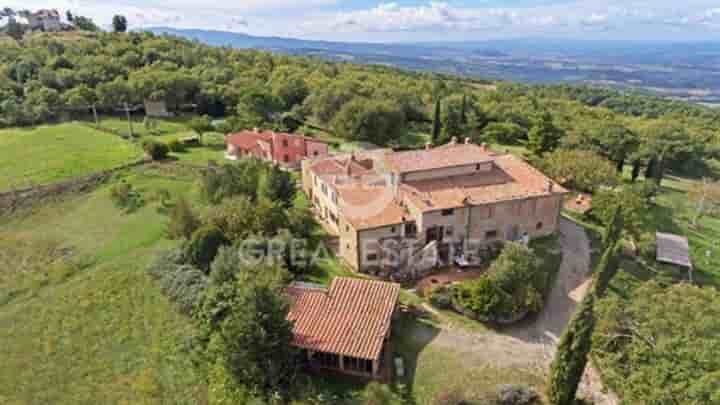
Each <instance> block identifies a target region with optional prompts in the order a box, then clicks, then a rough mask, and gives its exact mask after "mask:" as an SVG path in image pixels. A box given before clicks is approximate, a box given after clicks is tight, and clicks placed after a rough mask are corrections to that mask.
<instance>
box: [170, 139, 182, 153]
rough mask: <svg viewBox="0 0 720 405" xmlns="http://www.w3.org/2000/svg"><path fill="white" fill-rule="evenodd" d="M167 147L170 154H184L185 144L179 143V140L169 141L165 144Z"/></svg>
mask: <svg viewBox="0 0 720 405" xmlns="http://www.w3.org/2000/svg"><path fill="white" fill-rule="evenodd" d="M167 147H168V149H169V150H170V152H174V153H182V152H185V144H184V143H182V142H180V140H179V139H171V140H169V141H168V143H167Z"/></svg>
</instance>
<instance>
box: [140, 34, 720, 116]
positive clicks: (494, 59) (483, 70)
mask: <svg viewBox="0 0 720 405" xmlns="http://www.w3.org/2000/svg"><path fill="white" fill-rule="evenodd" d="M147 30H148V31H151V32H154V33H158V34H161V33H164V34H171V35H176V36H180V37H185V38H190V39H196V40H198V41H201V42H204V43H206V44H210V45H215V46H231V47H235V48H252V49H266V50H269V51H273V52H281V53H288V54H294V55H307V56H318V57H323V58H326V59H329V60H335V61H352V62H356V63H365V64H379V65H386V66H395V67H399V68H403V69H410V70H418V71H432V72H438V73H446V74H453V75H461V76H467V77H473V78H480V79H499V80H513V81H520V82H526V83H583V84H591V85H595V86H602V87H610V88H616V89H630V90H640V91H643V92H649V93H653V94H658V95H662V96H666V97H671V98H677V99H683V100H689V101H696V102H706V103H718V102H720V42H688V43H681V42H661V41H588V40H565V39H544V38H526V39H507V40H492V41H466V42H422V43H387V44H378V43H356V42H352V43H344V42H332V41H313V40H303V39H295V38H279V37H256V36H251V35H247V34H241V33H234V32H224V31H208V30H197V29H175V28H166V27H157V28H149V29H147Z"/></svg>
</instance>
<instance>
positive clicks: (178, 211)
mask: <svg viewBox="0 0 720 405" xmlns="http://www.w3.org/2000/svg"><path fill="white" fill-rule="evenodd" d="M199 227H200V220H199V219H198V218H197V216H196V215H195V213H194V212H193V210H192V208H191V207H190V203H188V202H187V200H186V199H185V198H182V197H180V198H178V200H177V201H176V202H175V206H174V207H173V208H172V210H171V211H170V222H169V223H168V227H167V235H168V237H169V238H170V239H182V238H185V239H190V237H191V236H192V234H193V233H194V232H195V231H196V230H197V229H198V228H199Z"/></svg>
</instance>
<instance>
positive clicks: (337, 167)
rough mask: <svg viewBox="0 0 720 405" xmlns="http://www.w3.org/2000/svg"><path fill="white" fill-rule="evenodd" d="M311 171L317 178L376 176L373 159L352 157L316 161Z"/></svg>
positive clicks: (335, 157)
mask: <svg viewBox="0 0 720 405" xmlns="http://www.w3.org/2000/svg"><path fill="white" fill-rule="evenodd" d="M310 170H311V171H312V172H313V173H315V175H316V176H321V177H323V176H362V175H366V174H374V173H375V171H373V161H372V160H371V159H360V158H353V157H352V156H350V155H347V156H345V155H343V156H334V157H330V158H326V159H320V160H317V161H315V162H314V163H313V164H312V165H311V166H310Z"/></svg>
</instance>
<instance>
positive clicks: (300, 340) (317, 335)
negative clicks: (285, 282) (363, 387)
mask: <svg viewBox="0 0 720 405" xmlns="http://www.w3.org/2000/svg"><path fill="white" fill-rule="evenodd" d="M399 292H400V286H399V285H398V284H393V283H386V282H382V281H373V280H364V279H354V278H345V277H337V278H335V279H334V280H333V282H332V284H331V285H330V288H329V289H325V288H323V287H320V286H315V285H308V284H303V283H293V284H292V285H290V287H289V288H288V289H287V294H288V296H289V297H290V301H291V307H290V313H289V314H288V320H290V321H292V322H293V324H294V326H293V342H292V344H293V345H294V346H296V347H298V348H300V349H303V350H304V351H305V352H306V354H307V359H308V361H309V362H310V364H311V365H312V366H314V367H317V368H327V369H334V370H338V371H341V372H345V373H348V374H355V375H361V376H367V377H373V378H379V377H380V370H381V368H382V367H383V365H384V362H387V361H389V360H390V358H389V357H390V356H389V354H388V353H387V347H386V343H387V341H388V339H389V338H390V331H391V322H392V318H393V314H394V312H395V308H396V305H397V300H398V294H399Z"/></svg>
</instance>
